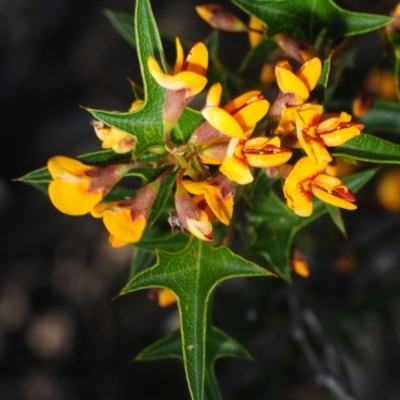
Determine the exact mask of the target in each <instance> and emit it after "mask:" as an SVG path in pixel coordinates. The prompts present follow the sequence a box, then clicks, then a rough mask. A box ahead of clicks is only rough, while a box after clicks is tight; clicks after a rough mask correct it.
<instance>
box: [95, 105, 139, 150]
mask: <svg viewBox="0 0 400 400" xmlns="http://www.w3.org/2000/svg"><path fill="white" fill-rule="evenodd" d="M142 105H143V100H135V101H134V102H133V103H132V105H131V107H130V108H129V111H135V110H137V109H138V108H140V107H141V106H142ZM92 124H93V127H94V131H95V132H96V135H97V137H98V138H99V139H100V140H101V141H102V144H101V147H102V148H103V149H113V150H114V151H115V152H116V153H119V154H123V153H127V152H128V151H131V150H132V149H133V147H134V145H135V142H136V140H135V138H134V137H133V136H132V135H129V134H128V133H126V132H123V131H121V130H119V129H117V128H114V127H111V126H108V125H106V124H104V123H103V122H101V121H93V122H92Z"/></svg>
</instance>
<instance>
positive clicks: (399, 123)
mask: <svg viewBox="0 0 400 400" xmlns="http://www.w3.org/2000/svg"><path fill="white" fill-rule="evenodd" d="M360 121H361V122H362V123H363V124H364V125H365V130H366V131H367V132H371V133H382V132H389V133H395V134H400V103H398V102H394V101H385V100H380V99H377V100H375V102H374V104H373V106H372V107H371V109H370V110H369V111H368V112H367V113H366V114H364V115H363V116H362V117H361V118H360Z"/></svg>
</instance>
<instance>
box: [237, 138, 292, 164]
mask: <svg viewBox="0 0 400 400" xmlns="http://www.w3.org/2000/svg"><path fill="white" fill-rule="evenodd" d="M243 154H244V156H245V158H246V160H247V163H248V164H249V165H251V166H252V167H258V168H269V167H277V166H279V165H282V164H284V163H285V162H287V161H288V160H289V159H290V157H291V156H292V151H291V150H289V149H286V148H285V147H281V145H280V139H279V138H278V137H274V138H272V139H271V138H266V137H256V138H253V139H249V140H248V141H247V142H246V143H245V145H244V148H243Z"/></svg>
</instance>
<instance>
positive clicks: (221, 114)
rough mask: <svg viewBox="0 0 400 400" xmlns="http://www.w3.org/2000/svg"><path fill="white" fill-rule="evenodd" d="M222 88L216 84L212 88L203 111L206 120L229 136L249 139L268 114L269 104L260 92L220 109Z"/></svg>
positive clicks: (246, 95)
mask: <svg viewBox="0 0 400 400" xmlns="http://www.w3.org/2000/svg"><path fill="white" fill-rule="evenodd" d="M221 95H222V86H221V84H220V83H215V84H214V85H213V86H211V88H210V90H209V92H208V94H207V100H206V106H205V107H204V108H203V110H202V114H203V116H204V118H205V119H206V120H207V121H208V123H209V124H210V125H211V126H212V127H213V128H215V129H217V130H218V131H220V132H222V133H224V134H225V135H227V136H231V137H236V138H239V139H247V138H248V137H249V136H250V134H251V133H252V132H253V130H254V128H255V126H256V124H257V122H258V121H260V120H261V119H262V118H263V117H264V116H265V115H266V114H267V112H268V109H269V103H268V101H267V100H266V99H264V96H263V95H262V94H261V92H260V91H259V90H252V91H250V92H246V93H244V94H242V95H240V96H238V97H236V98H235V99H233V100H232V101H230V102H229V103H228V104H226V105H225V106H224V107H222V108H220V107H219V103H220V101H221Z"/></svg>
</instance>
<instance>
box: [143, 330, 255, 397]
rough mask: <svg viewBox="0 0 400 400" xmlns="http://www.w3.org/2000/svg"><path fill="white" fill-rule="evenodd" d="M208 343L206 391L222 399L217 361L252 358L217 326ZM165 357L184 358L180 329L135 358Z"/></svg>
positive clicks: (210, 334) (211, 395) (212, 331)
mask: <svg viewBox="0 0 400 400" xmlns="http://www.w3.org/2000/svg"><path fill="white" fill-rule="evenodd" d="M206 343H207V351H206V354H207V355H206V374H205V392H206V395H207V397H208V398H209V399H210V400H216V399H221V400H222V397H221V394H220V392H219V389H218V384H217V381H216V378H215V372H214V364H215V361H216V360H217V359H219V358H222V357H234V358H242V359H251V356H250V354H249V352H248V351H247V350H246V349H245V348H244V347H243V346H242V345H240V344H239V343H238V342H236V340H234V339H232V338H231V337H229V336H228V335H227V334H226V333H224V332H222V331H221V330H220V329H217V328H215V327H211V328H210V329H208V331H207V339H206ZM163 358H180V359H182V358H183V355H182V341H181V333H180V331H179V330H177V331H174V332H172V333H171V334H169V335H168V336H166V337H164V338H163V339H161V340H159V341H158V342H156V343H154V344H152V345H150V346H149V347H147V348H146V349H145V350H143V351H141V352H140V353H139V354H138V355H137V357H136V358H135V360H138V361H149V360H157V359H163Z"/></svg>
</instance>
